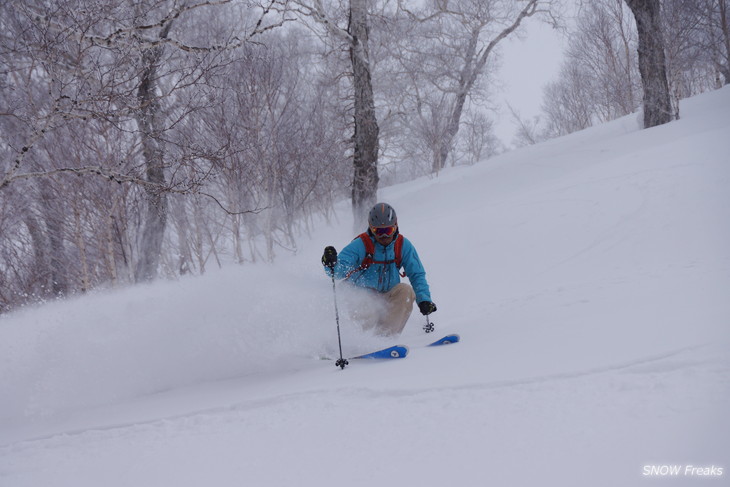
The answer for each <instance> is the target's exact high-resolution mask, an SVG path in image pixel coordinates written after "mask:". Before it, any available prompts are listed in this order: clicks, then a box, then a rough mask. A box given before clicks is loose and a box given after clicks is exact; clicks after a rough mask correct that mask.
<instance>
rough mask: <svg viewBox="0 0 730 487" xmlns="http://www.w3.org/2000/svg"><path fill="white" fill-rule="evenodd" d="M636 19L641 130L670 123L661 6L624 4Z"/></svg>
mask: <svg viewBox="0 0 730 487" xmlns="http://www.w3.org/2000/svg"><path fill="white" fill-rule="evenodd" d="M625 1H626V4H627V5H628V6H629V8H630V9H631V11H632V12H633V13H634V18H635V19H636V30H637V32H638V34H639V48H638V51H639V72H640V73H641V83H642V86H643V89H644V128H650V127H655V126H657V125H662V124H665V123H667V122H670V121H671V120H672V105H671V99H670V95H669V83H668V81H667V66H666V60H665V56H664V49H665V47H664V37H663V34H662V19H661V13H660V9H661V2H660V1H659V0H625Z"/></svg>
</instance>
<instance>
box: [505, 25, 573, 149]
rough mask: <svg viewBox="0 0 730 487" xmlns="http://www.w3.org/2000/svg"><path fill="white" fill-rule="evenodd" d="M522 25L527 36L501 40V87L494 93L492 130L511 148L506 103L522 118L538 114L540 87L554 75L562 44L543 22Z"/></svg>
mask: <svg viewBox="0 0 730 487" xmlns="http://www.w3.org/2000/svg"><path fill="white" fill-rule="evenodd" d="M525 27H526V28H527V29H526V32H527V35H525V36H522V38H521V39H518V38H516V37H514V36H513V37H510V38H507V39H505V41H504V45H503V46H502V61H501V68H500V69H499V72H498V75H497V77H498V78H499V81H500V83H501V84H502V87H501V90H499V89H498V90H499V91H497V93H496V95H495V96H494V101H495V102H496V103H498V104H499V106H500V114H499V115H498V117H499V118H498V120H497V123H496V124H495V133H496V135H497V137H499V138H500V139H501V140H502V142H503V143H504V144H505V145H506V146H507V147H511V145H512V139H513V138H514V134H515V125H514V122H513V119H512V115H511V114H510V111H509V109H508V108H507V103H509V104H510V105H511V106H512V107H513V108H514V109H515V110H517V111H518V112H519V113H520V115H521V116H522V118H524V119H532V117H534V116H535V115H538V114H539V113H540V104H541V103H542V89H543V87H544V86H545V84H547V83H548V82H549V81H553V80H555V79H556V78H557V74H558V69H559V68H560V63H561V62H562V59H563V54H562V52H563V48H564V46H565V44H566V41H565V39H564V35H563V34H562V33H561V32H559V31H557V30H554V29H553V28H552V27H550V26H549V25H547V24H545V23H543V22H540V21H538V20H535V19H527V20H526V23H525Z"/></svg>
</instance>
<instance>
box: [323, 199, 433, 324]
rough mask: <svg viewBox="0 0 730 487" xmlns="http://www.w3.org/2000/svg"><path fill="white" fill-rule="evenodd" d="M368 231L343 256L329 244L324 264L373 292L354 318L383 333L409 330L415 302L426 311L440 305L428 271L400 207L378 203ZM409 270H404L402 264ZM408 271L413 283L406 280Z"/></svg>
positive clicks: (368, 292)
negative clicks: (403, 230) (405, 230)
mask: <svg viewBox="0 0 730 487" xmlns="http://www.w3.org/2000/svg"><path fill="white" fill-rule="evenodd" d="M368 224H369V225H368V230H367V232H365V233H363V234H361V235H359V236H358V237H356V238H355V239H354V240H353V241H352V242H350V244H348V245H347V246H346V247H345V248H344V249H342V251H341V252H340V254H339V256H338V254H337V250H335V248H334V247H332V246H328V247H326V248H325V249H324V254H323V255H322V264H323V265H324V268H325V272H326V273H327V275H328V276H330V277H332V275H333V273H334V277H335V278H336V279H343V280H345V281H346V282H348V283H351V284H353V285H355V286H357V287H358V288H362V289H363V290H364V292H365V293H367V295H368V299H366V300H365V303H366V304H367V306H361V307H360V309H354V310H352V311H353V313H352V314H353V318H354V319H355V320H357V321H359V322H360V323H361V324H362V325H363V326H364V327H365V328H375V331H376V332H377V333H378V334H380V335H386V336H391V335H397V334H400V333H401V332H402V331H403V328H404V327H405V325H406V322H407V321H408V318H409V317H410V315H411V311H412V310H413V302H414V301H415V302H417V303H418V309H419V310H420V311H421V314H423V315H429V314H431V313H433V312H434V311H436V305H435V304H434V303H433V302H432V301H431V294H430V292H429V287H428V282H427V281H426V271H425V269H424V268H423V264H421V260H420V259H419V258H418V254H417V253H416V249H415V247H414V246H413V244H412V243H411V242H410V241H409V240H408V239H406V238H405V237H403V236H402V235H400V232H399V230H398V218H397V217H396V214H395V210H394V209H393V207H391V206H390V205H389V204H387V203H378V204H376V205H375V206H374V207H373V208H372V210H370V214H369V215H368ZM401 267H403V270H404V271H405V272H404V273H403V274H401V273H400V272H399V271H400V268H401ZM401 276H403V277H405V276H408V280H409V281H410V282H411V285H412V287H411V285H408V284H406V283H402V282H400V277H401Z"/></svg>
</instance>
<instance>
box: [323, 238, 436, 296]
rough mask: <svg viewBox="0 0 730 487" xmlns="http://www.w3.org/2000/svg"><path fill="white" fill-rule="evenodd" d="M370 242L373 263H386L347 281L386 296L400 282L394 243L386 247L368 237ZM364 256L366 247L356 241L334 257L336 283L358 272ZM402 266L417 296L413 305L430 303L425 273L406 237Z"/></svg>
mask: <svg viewBox="0 0 730 487" xmlns="http://www.w3.org/2000/svg"><path fill="white" fill-rule="evenodd" d="M396 236H397V235H396ZM370 239H371V240H372V241H373V244H374V246H375V253H374V255H373V260H374V261H376V262H378V261H380V262H389V263H386V264H378V263H373V264H371V265H370V267H368V268H367V269H364V270H357V271H355V272H353V273H352V274H351V275H350V277H349V278H348V281H349V282H351V283H352V284H354V285H356V286H360V287H364V288H368V289H374V290H376V291H378V292H381V293H385V292H388V291H390V290H391V289H393V287H395V285H396V284H398V283H399V282H400V272H399V269H397V268H396V264H395V239H393V241H392V242H391V243H390V244H389V245H388V246H387V247H384V246H383V245H381V244H379V243H378V242H377V241H376V240H375V238H374V237H373V236H372V235H370ZM365 254H366V250H365V244H364V243H363V241H362V240H361V239H359V238H355V240H353V241H352V242H350V243H349V244H348V245H347V246H346V247H345V248H344V249H342V251H341V252H340V253H339V254H338V256H337V264H336V265H335V268H334V273H335V279H345V278H346V276H347V275H348V274H349V273H351V272H352V271H353V270H355V269H358V268H359V267H360V265H361V264H362V262H363V259H365ZM390 261H392V262H390ZM401 265H402V267H403V270H404V271H405V273H406V276H407V277H408V280H409V281H410V282H411V286H413V291H414V292H415V293H416V302H417V303H420V302H421V301H431V293H430V291H429V288H428V282H427V281H426V270H425V269H424V268H423V264H422V263H421V259H420V258H419V257H418V253H417V252H416V248H415V247H414V246H413V244H412V243H411V242H410V240H408V239H407V238H405V237H403V248H402V249H401ZM324 269H325V272H326V273H327V275H328V276H332V271H331V270H330V268H329V267H327V266H325V267H324Z"/></svg>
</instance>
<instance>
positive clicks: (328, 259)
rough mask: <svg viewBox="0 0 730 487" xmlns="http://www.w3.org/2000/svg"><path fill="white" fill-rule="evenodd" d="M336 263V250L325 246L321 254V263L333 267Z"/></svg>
mask: <svg viewBox="0 0 730 487" xmlns="http://www.w3.org/2000/svg"><path fill="white" fill-rule="evenodd" d="M335 264H337V250H335V248H334V247H332V246H329V247H325V249H324V254H322V265H324V266H326V267H334V266H335Z"/></svg>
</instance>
